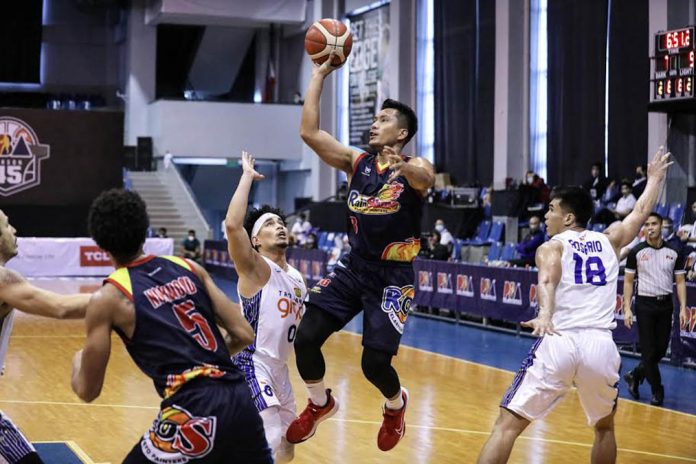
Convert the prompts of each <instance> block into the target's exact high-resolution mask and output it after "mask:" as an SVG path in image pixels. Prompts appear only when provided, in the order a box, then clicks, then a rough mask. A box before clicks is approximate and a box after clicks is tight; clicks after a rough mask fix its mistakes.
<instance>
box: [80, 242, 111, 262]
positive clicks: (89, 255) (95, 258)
mask: <svg viewBox="0 0 696 464" xmlns="http://www.w3.org/2000/svg"><path fill="white" fill-rule="evenodd" d="M92 266H99V267H101V266H111V259H109V254H108V253H107V252H106V251H104V250H102V249H101V248H99V247H98V246H81V247H80V267H92Z"/></svg>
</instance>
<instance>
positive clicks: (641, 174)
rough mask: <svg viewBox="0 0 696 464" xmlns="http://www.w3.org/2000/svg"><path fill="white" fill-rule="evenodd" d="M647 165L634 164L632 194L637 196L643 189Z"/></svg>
mask: <svg viewBox="0 0 696 464" xmlns="http://www.w3.org/2000/svg"><path fill="white" fill-rule="evenodd" d="M647 172H648V167H647V166H646V165H645V164H641V165H638V166H636V179H635V180H634V181H633V185H631V187H633V196H634V197H636V198H639V197H640V195H641V194H642V193H643V190H645V182H646V181H647V180H648V177H647V174H646V173H647Z"/></svg>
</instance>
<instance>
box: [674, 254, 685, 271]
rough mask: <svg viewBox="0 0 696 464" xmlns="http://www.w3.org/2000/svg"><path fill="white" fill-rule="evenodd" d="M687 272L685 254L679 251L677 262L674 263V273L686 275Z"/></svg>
mask: <svg viewBox="0 0 696 464" xmlns="http://www.w3.org/2000/svg"><path fill="white" fill-rule="evenodd" d="M685 272H686V259H685V256H684V253H683V252H680V251H679V250H677V261H676V262H675V263H674V273H675V274H684V273H685Z"/></svg>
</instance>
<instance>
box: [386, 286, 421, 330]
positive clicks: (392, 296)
mask: <svg viewBox="0 0 696 464" xmlns="http://www.w3.org/2000/svg"><path fill="white" fill-rule="evenodd" d="M415 294H416V291H415V289H414V288H413V285H406V286H405V287H396V286H394V285H390V286H388V287H386V288H385V289H384V293H383V294H382V311H384V312H385V313H387V315H388V316H389V320H390V321H391V323H392V325H393V326H394V328H395V329H396V331H397V332H399V333H400V334H403V333H404V324H405V323H406V318H407V317H408V312H409V310H410V309H411V304H412V303H413V297H414V296H415Z"/></svg>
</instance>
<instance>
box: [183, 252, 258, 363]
mask: <svg viewBox="0 0 696 464" xmlns="http://www.w3.org/2000/svg"><path fill="white" fill-rule="evenodd" d="M191 265H192V266H193V267H194V268H195V269H196V275H197V276H198V278H199V279H201V282H203V285H204V287H205V289H206V291H207V292H208V295H209V296H210V301H212V302H213V311H215V316H216V318H217V320H218V323H220V325H221V326H222V328H223V329H225V331H227V334H228V335H229V337H230V339H231V341H230V342H228V344H227V346H228V348H229V350H230V354H235V353H237V352H239V351H241V350H242V349H243V348H244V347H245V346H247V345H250V344H251V343H252V342H253V341H254V329H252V328H251V325H249V323H248V322H247V320H246V319H244V316H242V311H241V308H240V307H239V305H238V304H237V303H234V302H232V301H230V299H229V298H227V297H226V296H225V294H224V293H223V292H222V290H220V288H219V287H218V286H217V285H215V282H214V281H213V279H212V278H211V277H210V274H208V271H206V270H205V269H203V267H201V266H200V265H199V264H197V263H191Z"/></svg>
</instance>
